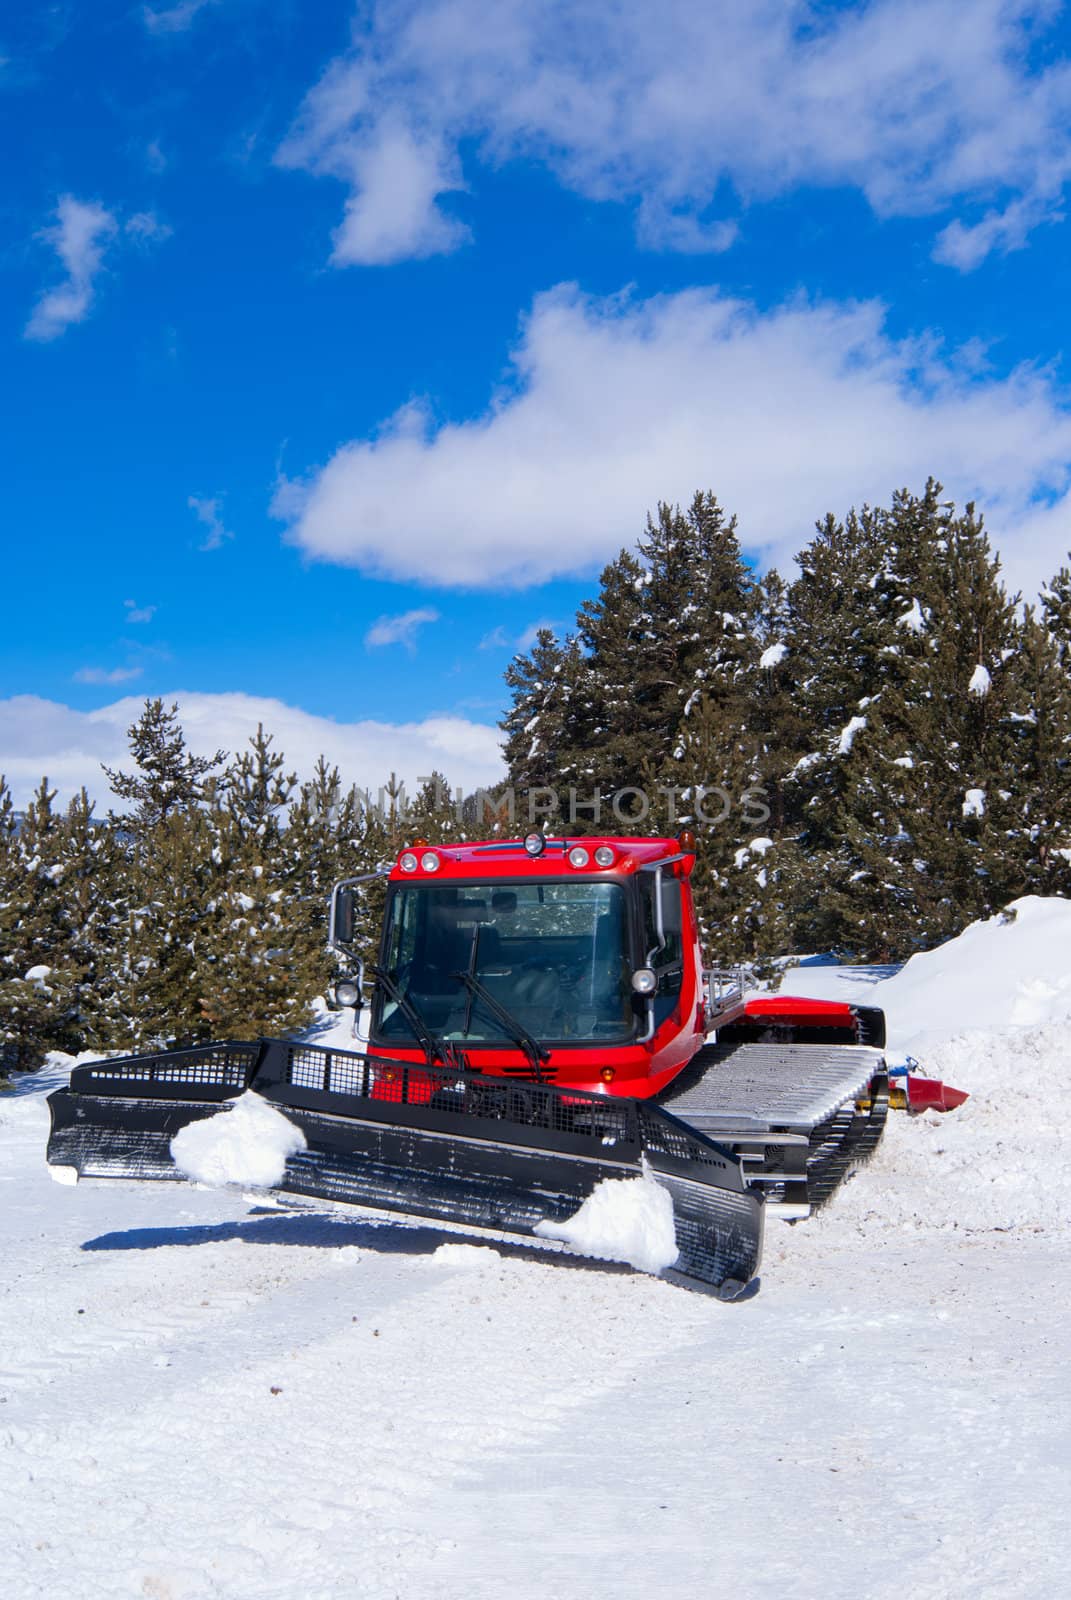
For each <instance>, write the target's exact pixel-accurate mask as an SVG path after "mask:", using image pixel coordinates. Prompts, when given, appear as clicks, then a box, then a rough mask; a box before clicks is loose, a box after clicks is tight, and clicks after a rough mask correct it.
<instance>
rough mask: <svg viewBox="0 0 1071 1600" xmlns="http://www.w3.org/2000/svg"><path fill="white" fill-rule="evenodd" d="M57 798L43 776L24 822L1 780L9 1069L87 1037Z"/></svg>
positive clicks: (1, 923)
mask: <svg viewBox="0 0 1071 1600" xmlns="http://www.w3.org/2000/svg"><path fill="white" fill-rule="evenodd" d="M55 797H56V791H55V790H54V789H51V788H50V787H49V784H48V779H47V778H43V779H42V780H41V783H40V784H39V786H38V788H37V790H36V792H35V794H34V796H33V799H32V800H31V801H30V804H29V805H28V806H27V808H26V812H25V814H24V816H23V817H22V818H21V821H18V822H16V818H15V815H14V811H13V808H12V806H11V798H10V795H9V793H8V790H7V786H6V784H5V783H4V782H3V780H2V779H0V1052H2V1058H0V1065H2V1066H3V1067H6V1068H7V1069H9V1070H11V1069H14V1070H25V1069H26V1068H29V1067H36V1066H39V1065H40V1063H41V1061H42V1060H43V1059H44V1056H45V1053H46V1051H48V1050H76V1049H77V1048H78V1045H79V1042H80V1041H79V1037H78V1030H77V1018H76V978H77V974H76V972H75V970H74V967H73V959H72V951H71V948H70V940H69V936H68V934H69V930H68V926H67V922H66V919H65V916H64V902H63V889H62V886H61V884H60V882H59V881H58V880H59V878H60V876H61V873H62V867H61V865H60V819H59V818H58V816H57V815H56V812H55V810H54V807H53V801H54V800H55Z"/></svg>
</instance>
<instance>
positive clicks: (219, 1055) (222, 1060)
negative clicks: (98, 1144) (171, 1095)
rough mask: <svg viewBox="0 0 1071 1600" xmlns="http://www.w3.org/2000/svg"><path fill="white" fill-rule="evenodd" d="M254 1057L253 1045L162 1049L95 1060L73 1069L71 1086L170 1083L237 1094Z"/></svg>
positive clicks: (247, 1077)
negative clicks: (112, 1058) (154, 1051)
mask: <svg viewBox="0 0 1071 1600" xmlns="http://www.w3.org/2000/svg"><path fill="white" fill-rule="evenodd" d="M257 1055H258V1048H257V1046H256V1045H253V1044H248V1045H247V1044H226V1045H203V1046H200V1047H198V1048H194V1049H190V1050H166V1051H160V1052H159V1054H157V1055H147V1056H122V1057H119V1058H118V1059H117V1060H114V1061H95V1062H93V1063H92V1064H90V1065H88V1066H85V1067H79V1068H76V1069H75V1073H74V1074H72V1083H73V1082H74V1081H75V1078H76V1077H77V1078H78V1079H79V1080H80V1081H81V1082H82V1083H83V1084H84V1085H85V1087H87V1088H88V1087H90V1085H98V1086H99V1087H100V1088H102V1089H106V1088H110V1089H113V1090H114V1089H115V1087H116V1086H117V1085H123V1084H127V1083H129V1084H131V1085H134V1084H138V1083H173V1084H188V1085H190V1086H191V1087H201V1088H205V1087H212V1088H224V1089H233V1090H234V1091H235V1092H236V1093H240V1092H241V1091H242V1090H243V1089H244V1088H245V1087H246V1084H247V1083H248V1081H249V1078H250V1076H251V1074H252V1071H253V1068H254V1067H255V1066H256V1063H257Z"/></svg>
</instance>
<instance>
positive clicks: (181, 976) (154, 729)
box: [102, 700, 223, 1049]
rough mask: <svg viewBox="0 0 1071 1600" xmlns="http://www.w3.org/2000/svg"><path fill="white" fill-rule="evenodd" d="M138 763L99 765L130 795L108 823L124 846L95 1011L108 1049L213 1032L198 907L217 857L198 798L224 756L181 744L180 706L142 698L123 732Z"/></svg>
mask: <svg viewBox="0 0 1071 1600" xmlns="http://www.w3.org/2000/svg"><path fill="white" fill-rule="evenodd" d="M128 737H129V741H130V752H131V755H132V757H133V759H134V764H135V768H136V770H135V771H134V772H132V773H129V774H128V773H123V772H113V771H112V770H111V769H110V768H105V771H106V773H107V775H108V777H109V779H110V781H111V784H112V789H113V792H114V793H115V794H116V795H117V796H119V798H121V799H124V800H128V801H133V802H134V806H133V810H132V811H131V812H130V813H128V814H126V815H122V816H116V815H115V814H114V813H112V814H111V816H110V819H109V820H110V824H111V826H112V828H113V829H114V830H115V832H116V835H117V837H118V839H120V840H121V841H122V845H123V852H122V859H121V862H120V876H121V880H122V881H121V885H120V889H119V892H118V894H117V896H116V900H115V912H114V914H115V920H116V924H117V926H116V947H117V948H116V961H115V968H114V971H113V973H112V974H111V976H110V991H111V992H110V993H109V994H108V995H107V996H106V997H104V1004H103V1006H102V1010H103V1012H104V1014H106V1015H107V1016H108V1017H109V1018H110V1019H111V1022H110V1034H111V1037H110V1040H109V1043H110V1045H111V1047H112V1048H114V1049H132V1048H135V1047H151V1048H164V1047H167V1046H169V1045H174V1044H191V1043H197V1042H199V1041H203V1040H205V1039H207V1038H209V1037H210V1036H211V1033H212V1024H211V1018H210V1017H209V1015H208V1013H207V1011H206V1009H205V1007H204V1005H203V1004H202V1000H201V997H200V994H199V989H200V978H201V973H202V970H203V967H202V950H201V948H200V946H201V943H202V940H203V932H204V914H205V908H206V906H207V904H208V901H209V899H210V896H211V891H212V888H213V887H214V880H215V874H216V872H217V871H218V864H217V863H214V862H213V859H212V851H213V846H214V844H215V840H214V838H213V835H212V832H211V830H210V829H209V827H208V823H207V818H206V812H205V806H206V802H208V803H211V804H216V803H218V798H219V784H218V780H217V779H216V778H215V777H214V775H213V774H214V772H215V769H216V768H217V767H218V766H219V764H220V762H221V761H222V760H223V753H222V752H221V751H217V752H216V754H215V755H214V756H212V757H208V758H206V757H201V756H193V755H191V754H190V753H189V751H188V750H187V748H186V741H185V735H184V734H183V731H182V728H181V725H180V724H179V721H178V708H177V706H174V705H173V706H172V707H171V709H170V710H169V711H165V710H164V707H163V702H162V701H160V700H147V701H146V702H145V709H144V711H143V713H142V715H141V717H140V718H139V719H138V721H137V722H136V723H134V724H133V726H132V727H131V728H130V729H129V731H128Z"/></svg>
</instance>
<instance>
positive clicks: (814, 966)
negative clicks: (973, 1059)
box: [780, 895, 1071, 1089]
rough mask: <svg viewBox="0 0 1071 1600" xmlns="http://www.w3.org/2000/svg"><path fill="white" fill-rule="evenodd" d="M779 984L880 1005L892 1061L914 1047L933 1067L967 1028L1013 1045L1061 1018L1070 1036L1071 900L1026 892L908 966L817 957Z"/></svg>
mask: <svg viewBox="0 0 1071 1600" xmlns="http://www.w3.org/2000/svg"><path fill="white" fill-rule="evenodd" d="M780 989H781V991H782V993H784V994H797V995H804V996H807V997H809V998H813V999H818V1000H846V1001H848V1002H849V1003H850V1004H859V1005H871V1006H881V1008H882V1009H883V1010H884V1012H885V1016H886V1020H887V1022H888V1028H889V1050H888V1055H889V1059H890V1061H892V1062H902V1061H903V1060H904V1058H905V1056H907V1055H913V1056H916V1057H918V1058H919V1060H920V1061H922V1064H923V1066H924V1067H925V1068H926V1070H927V1071H929V1070H931V1067H932V1064H931V1062H930V1060H929V1056H930V1054H931V1053H932V1052H933V1051H934V1050H935V1048H938V1047H940V1046H943V1045H944V1044H945V1043H947V1041H948V1040H950V1039H952V1038H955V1037H956V1036H958V1035H961V1034H962V1033H963V1032H964V1030H965V1029H967V1028H970V1029H972V1030H978V1029H986V1030H992V1031H995V1032H996V1033H998V1034H999V1035H1001V1036H1002V1037H1005V1039H1006V1042H1005V1049H1011V1050H1013V1051H1014V1048H1015V1046H1014V1044H1013V1043H1009V1042H1008V1041H1007V1037H1006V1036H1007V1035H1008V1034H1009V1032H1010V1034H1011V1037H1012V1039H1013V1040H1014V1038H1016V1037H1017V1036H1018V1034H1019V1033H1020V1032H1021V1031H1022V1030H1023V1029H1026V1028H1041V1027H1045V1026H1046V1025H1047V1024H1049V1023H1061V1022H1062V1023H1063V1024H1064V1028H1065V1031H1066V1033H1067V1035H1068V1038H1069V1039H1071V900H1060V899H1056V898H1055V897H1053V898H1046V897H1044V896H1042V895H1024V896H1023V898H1022V899H1020V900H1013V901H1012V903H1011V905H1009V906H1008V907H1007V909H1006V910H1004V911H1002V912H1000V914H999V915H998V916H995V917H989V918H987V919H986V920H984V921H982V922H972V923H971V925H970V927H969V928H966V929H965V930H964V932H963V933H961V934H960V935H959V937H958V938H956V939H950V940H949V941H948V943H947V944H943V945H940V946H938V948H937V949H936V950H928V951H926V952H925V953H924V954H922V955H917V956H912V957H911V960H910V961H908V962H907V963H906V964H905V965H904V966H903V967H901V968H900V969H899V970H897V969H896V968H890V967H842V966H838V965H836V963H835V962H830V961H828V960H824V959H819V958H809V959H808V961H807V964H806V965H804V966H799V967H790V968H788V970H787V971H786V972H785V974H784V976H783V978H782V980H781V983H780ZM1068 1057H1071V1043H1069V1044H1068V1046H1067V1049H1066V1052H1065V1059H1067V1058H1068ZM953 1081H954V1080H953ZM961 1087H963V1088H966V1089H969V1088H970V1087H971V1085H970V1084H969V1083H965V1084H962V1085H961Z"/></svg>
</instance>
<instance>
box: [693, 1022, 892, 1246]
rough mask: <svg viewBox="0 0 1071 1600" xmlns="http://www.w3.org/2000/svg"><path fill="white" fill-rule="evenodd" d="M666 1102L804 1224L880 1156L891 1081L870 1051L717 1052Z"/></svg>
mask: <svg viewBox="0 0 1071 1600" xmlns="http://www.w3.org/2000/svg"><path fill="white" fill-rule="evenodd" d="M662 1103H663V1105H664V1106H665V1108H666V1110H668V1111H670V1112H671V1113H672V1114H673V1115H674V1116H677V1117H679V1118H680V1119H681V1120H682V1121H683V1122H686V1123H688V1124H689V1125H690V1126H692V1127H694V1128H696V1129H698V1130H699V1131H701V1132H702V1133H705V1134H706V1135H707V1137H708V1138H710V1139H716V1140H717V1141H718V1142H719V1143H720V1144H723V1145H727V1146H728V1147H729V1148H730V1149H731V1150H733V1151H734V1152H735V1153H736V1154H737V1155H738V1156H739V1157H740V1159H741V1161H742V1162H743V1163H744V1170H745V1173H746V1174H747V1179H748V1182H749V1183H750V1184H751V1185H753V1186H754V1187H757V1188H759V1189H761V1190H762V1192H763V1193H764V1194H765V1196H766V1198H767V1200H768V1201H769V1202H770V1203H771V1204H774V1205H777V1206H779V1207H780V1208H781V1209H782V1210H783V1211H785V1213H786V1214H788V1215H797V1216H803V1215H806V1213H807V1211H808V1210H811V1209H813V1208H814V1207H816V1206H820V1205H822V1204H824V1203H825V1201H826V1200H828V1199H829V1197H830V1195H831V1194H832V1193H833V1192H834V1190H835V1189H836V1188H837V1186H838V1185H839V1184H840V1183H841V1182H842V1181H843V1180H844V1178H845V1177H846V1176H847V1174H848V1172H849V1171H850V1170H851V1168H852V1167H853V1166H855V1165H857V1164H858V1163H859V1162H860V1161H862V1160H865V1159H866V1157H867V1156H868V1155H870V1154H871V1152H872V1151H873V1150H874V1149H875V1148H876V1146H877V1144H878V1142H879V1140H880V1139H881V1135H882V1131H883V1129H884V1125H885V1116H886V1112H887V1111H888V1104H889V1093H888V1077H887V1074H886V1069H885V1062H884V1059H883V1057H882V1055H881V1052H880V1051H879V1050H875V1049H871V1048H869V1047H867V1046H863V1045H830V1044H791V1043H775V1044H758V1043H741V1044H724V1045H719V1044H715V1045H708V1046H707V1047H706V1048H705V1049H704V1050H701V1051H700V1052H699V1054H698V1055H697V1056H696V1058H695V1060H694V1061H693V1062H692V1064H691V1066H690V1067H689V1068H687V1070H686V1071H685V1072H683V1073H682V1074H681V1076H680V1077H679V1078H677V1079H676V1080H675V1081H674V1083H672V1084H671V1085H670V1087H669V1089H668V1090H667V1091H666V1093H665V1094H664V1095H663V1097H662Z"/></svg>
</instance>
